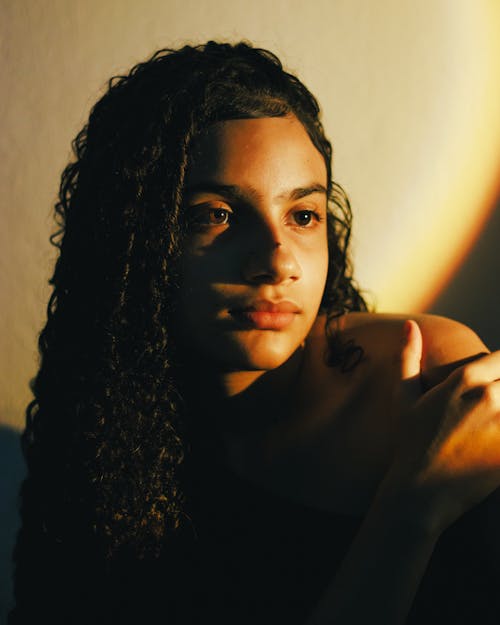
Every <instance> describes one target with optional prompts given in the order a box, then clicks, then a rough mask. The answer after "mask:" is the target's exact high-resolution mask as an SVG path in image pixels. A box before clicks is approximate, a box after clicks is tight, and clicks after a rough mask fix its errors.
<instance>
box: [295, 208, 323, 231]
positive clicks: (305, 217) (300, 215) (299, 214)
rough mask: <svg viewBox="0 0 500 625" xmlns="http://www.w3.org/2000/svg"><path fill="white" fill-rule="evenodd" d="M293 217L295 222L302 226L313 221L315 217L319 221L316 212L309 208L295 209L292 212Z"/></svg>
mask: <svg viewBox="0 0 500 625" xmlns="http://www.w3.org/2000/svg"><path fill="white" fill-rule="evenodd" d="M293 218H294V220H295V223H296V224H297V225H298V226H303V227H304V226H308V225H309V224H310V223H311V222H312V221H313V219H316V220H318V221H319V216H318V214H317V213H315V212H314V211H311V210H301V211H296V212H295V213H294V214H293Z"/></svg>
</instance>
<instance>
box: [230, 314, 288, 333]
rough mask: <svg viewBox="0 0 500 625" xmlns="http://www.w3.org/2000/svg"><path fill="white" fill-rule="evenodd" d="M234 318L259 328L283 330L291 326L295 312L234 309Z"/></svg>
mask: <svg viewBox="0 0 500 625" xmlns="http://www.w3.org/2000/svg"><path fill="white" fill-rule="evenodd" d="M231 315H232V316H233V318H234V319H236V320H238V321H240V322H243V323H244V324H245V325H247V326H251V327H254V328H256V329H257V330H283V329H284V328H286V327H287V326H289V325H290V324H291V323H292V321H293V319H294V317H295V313H293V312H261V311H255V310H245V311H233V312H232V313H231Z"/></svg>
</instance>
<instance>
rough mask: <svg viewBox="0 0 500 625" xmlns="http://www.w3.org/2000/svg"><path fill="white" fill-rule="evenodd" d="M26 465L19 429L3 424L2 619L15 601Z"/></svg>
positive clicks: (0, 483)
mask: <svg viewBox="0 0 500 625" xmlns="http://www.w3.org/2000/svg"><path fill="white" fill-rule="evenodd" d="M25 473H26V469H25V465H24V459H23V456H22V453H21V445H20V441H19V432H17V431H16V430H13V429H11V428H7V427H5V426H0V519H1V522H0V623H6V622H7V612H8V610H9V609H10V608H11V602H12V549H13V548H14V543H15V540H16V535H17V530H18V527H19V513H18V492H19V487H20V485H21V482H22V480H23V478H24V476H25Z"/></svg>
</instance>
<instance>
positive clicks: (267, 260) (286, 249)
mask: <svg viewBox="0 0 500 625" xmlns="http://www.w3.org/2000/svg"><path fill="white" fill-rule="evenodd" d="M301 274H302V272H301V269H300V266H299V264H298V262H297V259H296V257H295V255H294V254H293V252H292V250H291V249H290V246H288V245H286V244H284V243H283V242H282V241H280V240H278V237H274V236H273V237H271V238H269V239H267V240H266V238H265V237H264V238H260V239H259V240H257V241H256V242H255V244H254V245H253V246H252V248H251V250H249V252H248V253H247V254H246V256H245V259H244V261H243V264H242V276H243V278H244V280H245V281H247V282H251V283H253V284H281V283H283V282H288V281H292V282H293V281H295V280H298V279H299V278H300V277H301Z"/></svg>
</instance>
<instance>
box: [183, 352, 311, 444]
mask: <svg viewBox="0 0 500 625" xmlns="http://www.w3.org/2000/svg"><path fill="white" fill-rule="evenodd" d="M302 356H303V350H302V348H299V349H297V350H296V351H295V352H294V353H293V354H292V355H291V356H290V357H289V358H288V360H286V361H285V362H284V363H283V364H282V365H280V366H279V367H277V368H276V369H272V370H270V371H229V372H228V371H217V370H210V371H207V368H206V367H205V368H201V367H200V366H197V365H195V366H194V367H193V368H191V367H190V375H189V378H190V384H189V386H190V392H189V395H190V397H191V404H192V407H193V409H194V410H195V412H197V413H200V414H203V413H207V412H209V413H210V414H211V415H213V416H215V417H216V419H217V425H218V427H219V428H220V429H222V430H223V431H227V432H234V433H237V432H239V433H244V432H246V431H248V430H252V431H254V432H255V431H256V430H257V429H261V428H264V429H266V428H267V426H268V425H270V424H269V415H277V414H278V412H282V411H283V407H284V405H285V404H287V403H289V401H290V398H291V395H292V394H293V390H294V388H295V387H296V381H297V379H298V376H299V373H300V368H301V364H302Z"/></svg>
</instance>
